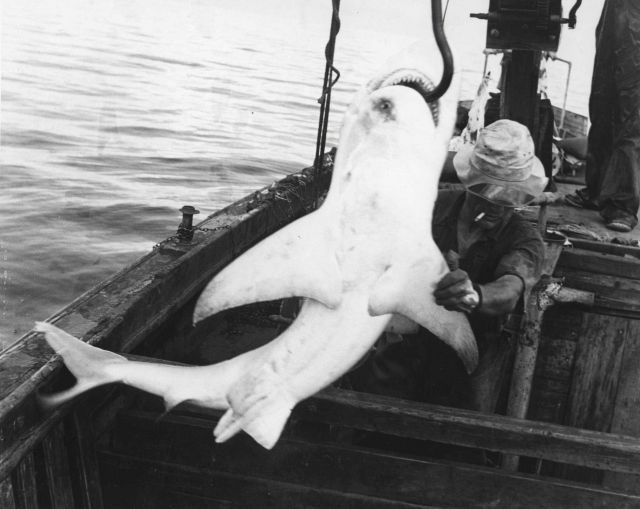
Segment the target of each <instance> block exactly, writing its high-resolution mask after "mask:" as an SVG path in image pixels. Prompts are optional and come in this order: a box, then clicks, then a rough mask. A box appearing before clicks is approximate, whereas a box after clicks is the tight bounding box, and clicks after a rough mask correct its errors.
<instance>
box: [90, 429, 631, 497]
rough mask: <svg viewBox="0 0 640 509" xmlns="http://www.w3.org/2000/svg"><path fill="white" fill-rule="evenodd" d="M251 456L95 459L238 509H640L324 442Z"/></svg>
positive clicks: (528, 479) (577, 488) (581, 488)
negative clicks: (202, 462)
mask: <svg viewBox="0 0 640 509" xmlns="http://www.w3.org/2000/svg"><path fill="white" fill-rule="evenodd" d="M241 442H244V443H241ZM244 446H247V447H248V448H244ZM224 449H228V451H226V452H224V453H223V452H222V451H223V450H224ZM254 452H255V450H254V448H253V446H252V445H251V444H249V443H248V441H247V440H245V441H242V439H234V440H232V442H231V443H229V444H225V445H221V446H218V447H216V448H215V449H214V451H213V455H214V457H215V459H214V460H213V461H211V460H210V462H209V463H210V465H211V466H210V467H202V466H196V467H194V466H191V465H189V464H184V463H180V462H179V461H176V462H157V461H154V460H150V459H148V458H145V457H139V456H135V455H134V454H115V453H110V452H103V453H101V455H100V457H101V459H102V461H103V465H104V466H103V469H104V470H108V469H109V466H111V468H112V469H113V471H112V473H111V475H113V476H114V477H116V478H119V479H120V480H121V482H122V480H126V479H130V480H131V481H130V482H132V483H135V484H134V485H133V486H130V488H131V490H135V489H137V488H138V487H139V486H140V485H144V484H152V485H155V486H157V488H159V489H161V490H162V489H163V488H165V489H166V488H167V487H168V488H169V490H171V489H172V488H174V487H180V489H181V490H183V491H184V492H185V493H189V494H191V495H195V496H199V497H211V498H216V499H218V500H219V499H223V500H229V501H230V502H232V506H233V505H234V504H238V505H239V506H240V507H332V506H335V507H341V508H342V507H358V508H359V507H424V506H427V507H429V506H435V507H442V506H445V505H446V506H447V507H465V508H476V507H478V508H479V507H482V508H486V507H492V508H509V509H520V508H531V507H545V508H555V507H557V508H565V507H596V506H597V507H611V508H616V509H617V508H631V507H637V505H638V504H639V503H640V497H635V496H631V495H624V494H618V493H614V492H611V491H609V490H604V489H598V488H594V487H590V486H585V485H579V484H576V483H568V482H566V481H559V480H552V479H546V478H540V477H536V476H528V475H524V474H511V473H506V472H503V471H500V470H498V469H491V468H486V467H479V466H478V467H475V466H465V465H461V464H455V463H450V462H448V463H441V462H437V461H427V460H418V459H412V458H404V457H399V456H397V455H388V454H383V453H378V452H371V451H366V450H362V449H350V448H343V447H337V446H334V445H327V444H309V443H306V442H298V443H292V442H283V443H281V444H278V445H277V446H276V447H275V448H274V449H273V450H272V451H270V452H267V451H264V453H263V454H259V453H258V454H254ZM206 453H207V451H205V452H204V454H206ZM209 453H210V454H211V451H209ZM120 488H121V490H122V491H127V488H126V487H123V486H122V485H120ZM174 489H175V488H174ZM301 497H302V498H301Z"/></svg>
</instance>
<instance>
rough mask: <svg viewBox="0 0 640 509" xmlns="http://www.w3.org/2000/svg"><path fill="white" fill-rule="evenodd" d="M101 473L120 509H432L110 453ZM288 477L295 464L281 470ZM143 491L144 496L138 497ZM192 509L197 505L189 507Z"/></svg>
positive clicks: (116, 505) (102, 458)
mask: <svg viewBox="0 0 640 509" xmlns="http://www.w3.org/2000/svg"><path fill="white" fill-rule="evenodd" d="M100 458H101V463H102V469H103V471H104V472H105V474H106V476H107V477H108V478H109V479H110V482H112V483H113V486H114V490H118V491H119V493H116V494H114V495H115V497H116V498H115V499H114V500H112V503H114V506H115V507H129V506H130V505H129V503H130V500H131V499H138V500H139V499H140V498H143V500H142V501H140V502H138V504H136V506H135V507H150V508H151V507H166V505H165V503H166V501H167V499H170V498H172V496H173V497H175V498H176V499H177V500H180V501H181V505H179V506H178V507H184V505H183V504H185V500H196V501H198V502H199V505H196V506H195V507H203V508H207V509H210V508H211V507H246V508H253V507H259V508H261V509H262V508H264V509H269V508H273V509H280V508H285V507H304V508H318V509H325V508H327V507H339V508H340V509H369V508H371V509H384V508H388V509H415V508H428V507H431V506H429V505H425V504H412V503H407V502H402V501H396V500H389V499H384V498H380V497H371V496H366V495H359V494H354V493H346V492H343V491H336V490H329V489H319V488H313V487H310V486H302V485H297V484H295V483H290V482H286V481H276V480H273V479H263V478H259V477H252V476H248V475H236V474H228V473H225V472H220V471H215V470H207V469H202V468H199V467H198V468H194V467H190V466H188V465H175V464H169V463H158V462H154V461H148V460H146V459H144V458H133V457H131V456H128V455H117V454H113V453H109V452H102V453H101V454H100ZM280 467H281V468H280V470H281V471H282V472H284V473H285V474H286V473H287V472H290V471H291V470H293V469H294V468H295V467H296V466H295V465H291V464H289V465H281V466H280ZM141 488H142V489H143V490H144V495H143V496H142V497H140V496H139V495H138V494H137V493H138V491H139V490H140V489H141ZM189 507H192V506H189Z"/></svg>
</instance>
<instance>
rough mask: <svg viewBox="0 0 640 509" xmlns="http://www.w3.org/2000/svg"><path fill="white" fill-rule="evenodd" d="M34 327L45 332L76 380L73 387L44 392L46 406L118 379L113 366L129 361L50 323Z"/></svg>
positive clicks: (45, 336)
mask: <svg viewBox="0 0 640 509" xmlns="http://www.w3.org/2000/svg"><path fill="white" fill-rule="evenodd" d="M34 330H36V331H38V332H42V333H44V338H45V339H46V341H47V343H49V346H50V347H51V348H53V349H54V350H55V352H56V353H58V354H60V355H61V356H62V358H63V360H64V363H65V365H66V366H67V368H68V369H69V371H71V373H72V374H73V376H75V377H76V379H77V383H76V384H75V385H74V386H73V387H71V388H70V389H67V390H64V391H60V392H56V393H54V394H46V395H45V394H41V395H40V400H41V402H42V403H43V404H44V405H45V406H47V407H51V406H57V405H60V404H62V403H64V402H66V401H69V400H70V399H72V398H74V397H76V396H78V395H79V394H82V393H83V392H85V391H88V390H89V389H93V388H94V387H97V386H99V385H104V384H108V383H111V382H115V381H117V379H118V378H117V377H116V376H115V375H114V374H112V373H111V369H110V367H111V366H113V365H114V364H121V363H123V362H129V361H127V359H125V358H124V357H122V356H121V355H118V354H115V353H113V352H108V351H106V350H102V349H100V348H96V347H94V346H91V345H88V344H86V343H84V342H83V341H80V340H79V339H77V338H75V337H73V336H72V335H71V334H67V333H66V332H65V331H63V330H62V329H59V328H58V327H56V326H55V325H52V324H50V323H46V322H36V325H35V327H34Z"/></svg>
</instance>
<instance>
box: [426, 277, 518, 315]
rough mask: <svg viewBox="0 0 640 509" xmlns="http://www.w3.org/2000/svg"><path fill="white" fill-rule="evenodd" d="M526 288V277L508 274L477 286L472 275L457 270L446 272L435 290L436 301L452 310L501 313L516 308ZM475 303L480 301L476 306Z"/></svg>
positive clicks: (489, 313) (487, 313)
mask: <svg viewBox="0 0 640 509" xmlns="http://www.w3.org/2000/svg"><path fill="white" fill-rule="evenodd" d="M523 290H524V283H523V282H522V279H520V278H519V277H518V276H515V275H513V274H505V275H504V276H501V277H499V278H498V279H496V280H495V281H491V282H490V283H486V284H483V285H474V284H473V283H472V282H471V280H470V279H469V275H468V274H467V273H466V272H465V271H464V270H462V269H456V270H453V271H451V272H449V273H448V274H447V275H445V276H444V277H443V278H442V279H441V280H440V281H439V282H438V284H437V285H436V289H435V291H434V292H433V295H434V297H435V298H436V304H439V305H440V306H444V307H445V308H446V309H449V310H457V311H464V312H467V313H468V312H471V311H474V310H475V311H477V312H478V313H482V314H484V315H489V316H498V315H503V314H505V313H509V312H511V311H513V310H514V309H515V307H516V305H517V303H518V299H520V296H521V295H522V292H523ZM473 302H476V303H478V304H477V305H473Z"/></svg>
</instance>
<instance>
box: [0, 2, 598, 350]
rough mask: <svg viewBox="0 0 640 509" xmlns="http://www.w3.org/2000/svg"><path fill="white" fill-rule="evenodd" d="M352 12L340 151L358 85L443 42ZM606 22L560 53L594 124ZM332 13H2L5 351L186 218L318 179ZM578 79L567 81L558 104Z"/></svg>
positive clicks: (194, 6) (81, 6) (373, 5)
mask: <svg viewBox="0 0 640 509" xmlns="http://www.w3.org/2000/svg"><path fill="white" fill-rule="evenodd" d="M487 3H488V2H486V1H475V0H474V1H471V0H463V1H456V0H451V3H450V6H449V10H448V12H447V19H446V29H447V31H448V33H449V35H450V40H451V41H450V42H451V45H452V46H453V48H454V50H455V52H456V55H457V62H458V63H459V64H460V67H461V69H462V72H463V95H464V96H465V97H468V98H470V97H472V96H473V93H474V90H475V88H476V87H477V84H478V83H479V80H480V75H481V71H482V66H483V62H484V57H483V55H482V52H481V51H482V47H483V44H484V25H483V23H482V22H479V21H477V20H471V19H469V18H468V14H469V12H471V11H474V12H478V11H483V10H486V4H487ZM342 4H343V5H342V29H341V32H340V34H339V36H338V46H337V49H336V65H337V67H338V68H339V69H340V71H341V74H342V75H341V78H340V81H339V82H338V85H337V86H336V89H335V92H334V94H333V110H332V111H333V113H332V122H331V125H330V133H329V140H328V146H331V145H335V144H336V142H337V130H338V127H339V122H340V116H341V112H343V111H344V109H345V108H346V105H347V104H348V102H349V100H350V97H351V94H352V93H353V91H354V90H355V89H356V88H357V86H358V85H359V84H360V83H362V82H363V81H364V80H365V78H366V77H367V76H368V75H369V74H371V72H372V71H373V70H374V69H375V68H377V67H378V66H379V65H380V63H381V62H383V61H384V60H386V59H387V57H388V56H389V55H391V54H393V53H395V52H396V51H398V50H399V49H401V48H402V47H404V46H406V45H407V44H409V43H410V42H412V41H413V40H415V39H416V38H419V37H420V36H421V35H422V34H423V32H424V31H425V30H427V29H428V27H429V21H428V18H427V16H428V10H427V9H426V4H427V2H423V1H418V0H405V1H394V2H391V1H388V0H384V1H383V0H378V1H376V2H374V1H371V0H345V1H343V2H342ZM601 5H602V2H601V1H600V2H594V3H590V5H589V6H583V8H582V10H581V13H582V14H583V15H582V16H581V18H580V25H579V27H578V30H576V31H575V32H567V33H566V36H565V38H564V40H563V47H562V48H561V52H560V55H561V56H565V58H569V59H571V60H573V64H574V77H573V78H572V88H571V91H570V93H569V107H570V108H571V109H573V110H574V111H579V112H582V113H586V102H587V95H588V87H589V77H590V72H591V60H592V57H593V55H592V51H591V48H592V46H593V43H592V41H593V30H594V28H595V23H596V21H597V16H598V14H599V10H600V8H601ZM330 8H331V2H330V1H329V0H305V1H297V0H269V1H259V0H254V1H252V0H101V1H98V0H94V1H89V0H65V1H64V2H60V1H50V0H21V1H20V2H17V1H15V2H4V3H3V4H2V41H1V42H2V62H1V63H2V68H1V70H2V77H1V79H2V81H1V85H2V88H1V92H2V98H1V100H2V102H1V106H2V112H1V113H2V116H1V131H0V142H1V158H2V159H1V164H2V169H1V171H0V188H1V189H2V196H1V198H0V347H2V345H7V344H9V343H11V342H13V341H14V340H15V339H17V338H18V337H19V336H20V335H21V334H23V333H24V332H25V331H26V330H28V329H29V328H30V327H31V326H32V324H33V321H34V320H40V319H44V318H46V317H47V316H49V315H51V314H52V313H54V312H55V311H57V310H58V309H60V308H61V307H63V306H64V305H65V304H67V303H68V302H70V301H71V300H73V299H74V298H76V297H77V296H79V295H80V294H82V293H83V292H85V291H86V290H87V289H89V288H91V287H92V286H93V285H95V284H96V283H98V282H99V281H101V280H102V279H104V278H106V277H108V276H110V275H112V274H114V273H115V272H116V271H118V270H119V269H121V268H122V267H123V266H124V265H126V264H128V263H131V262H133V261H134V260H135V259H136V258H138V257H139V256H141V255H143V254H145V253H146V252H148V251H149V250H150V249H151V248H152V247H153V245H154V244H155V243H157V242H158V241H160V240H162V239H163V238H165V237H167V236H169V235H172V234H173V233H174V232H175V229H176V227H177V224H178V223H179V221H180V214H179V213H178V211H177V209H179V208H180V207H181V206H182V205H183V204H191V205H194V206H195V207H197V208H198V209H199V210H200V211H201V212H202V215H201V216H199V217H200V218H203V217H204V216H205V215H206V214H210V213H212V212H214V211H215V210H217V209H219V208H221V207H223V206H225V205H226V204H229V203H230V202H232V201H233V200H235V199H237V198H240V197H242V196H244V195H245V194H247V193H248V192H250V191H251V190H253V189H255V188H257V187H260V186H263V185H266V184H269V183H271V182H272V181H273V180H275V179H277V178H279V177H281V176H283V175H285V174H287V173H290V172H293V171H297V170H299V169H301V168H303V167H306V166H309V164H310V163H311V161H312V159H313V154H314V150H315V139H316V128H317V117H318V104H317V98H318V97H319V95H320V93H321V80H322V76H323V72H324V46H325V43H326V39H327V35H328V31H329V20H330V14H331V12H330ZM563 51H564V53H563ZM492 60H495V59H492ZM496 62H497V60H496ZM496 62H494V64H495V63H496ZM565 70H566V69H565V67H564V66H563V65H559V66H557V69H555V70H554V73H552V81H553V84H554V86H553V93H552V99H553V100H554V102H555V103H557V104H559V103H561V102H562V99H563V92H564V91H563V89H562V87H563V85H564V79H565Z"/></svg>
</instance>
